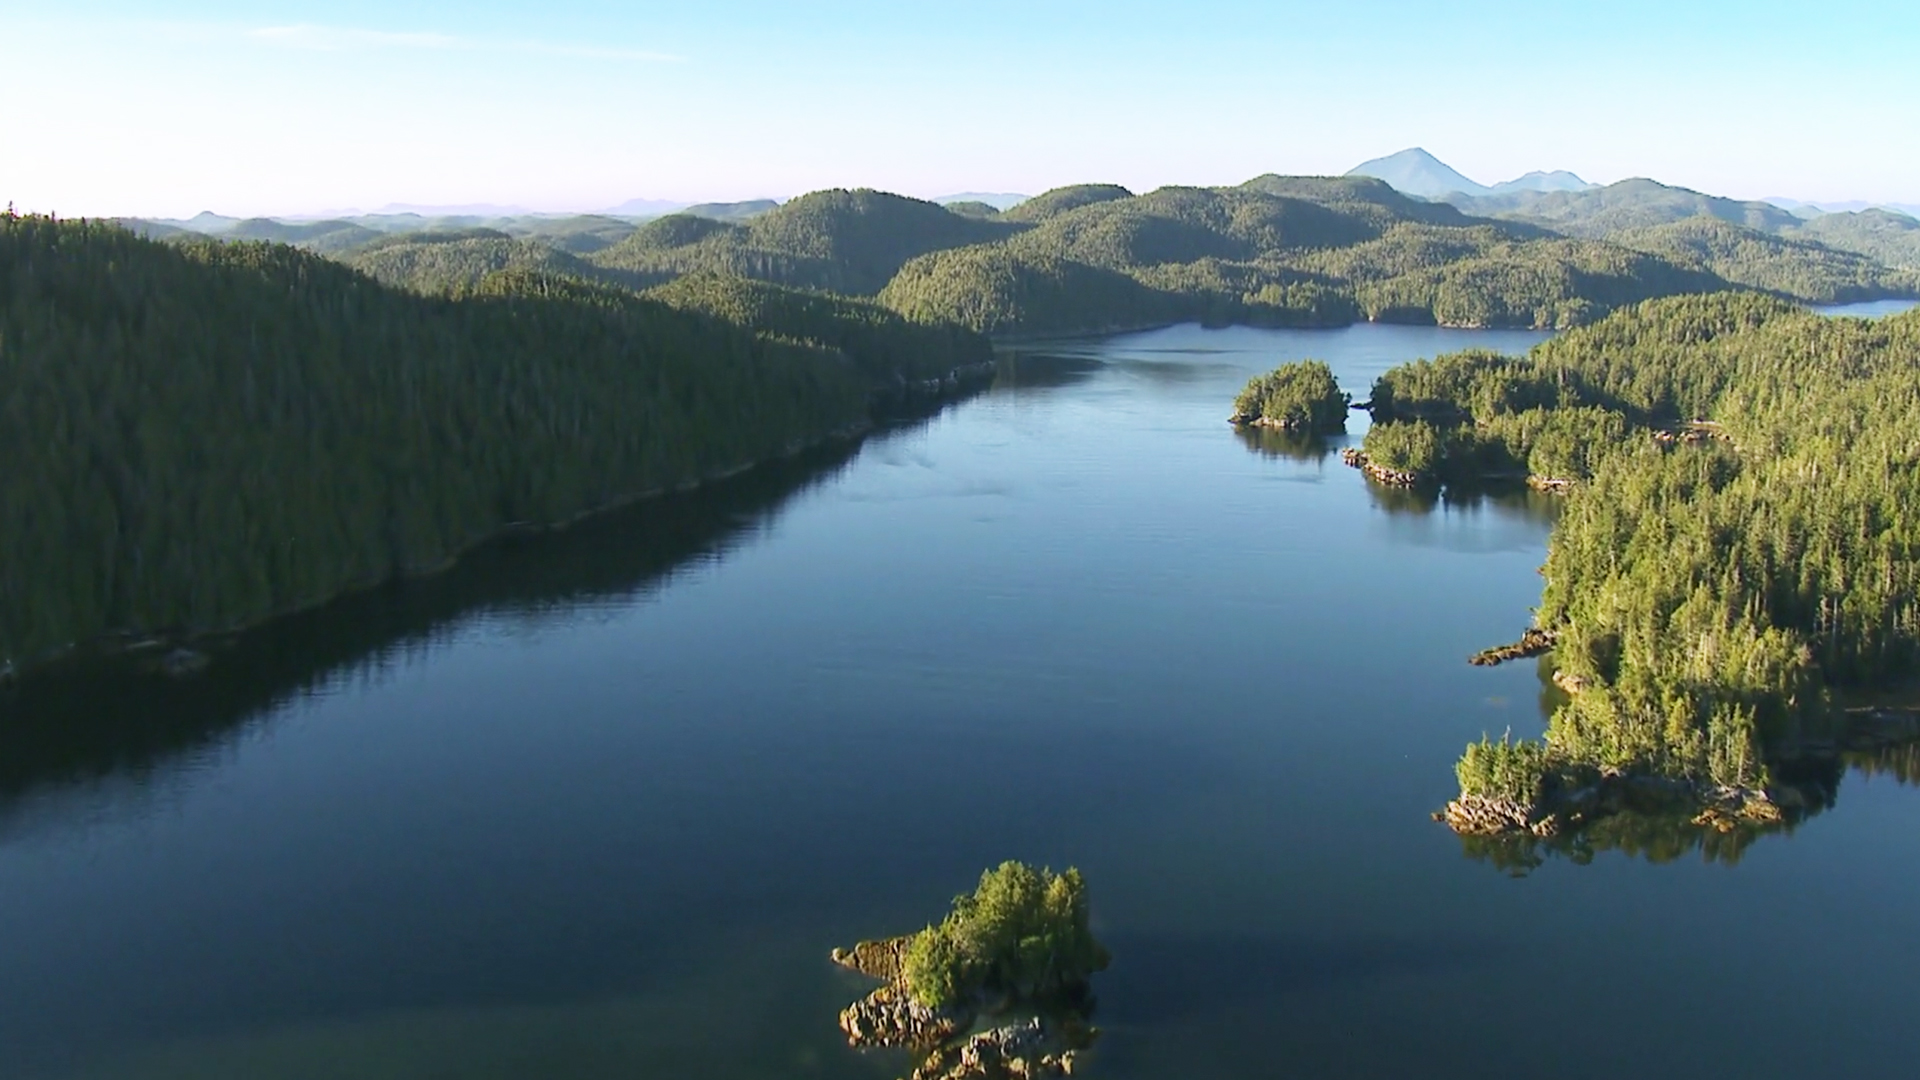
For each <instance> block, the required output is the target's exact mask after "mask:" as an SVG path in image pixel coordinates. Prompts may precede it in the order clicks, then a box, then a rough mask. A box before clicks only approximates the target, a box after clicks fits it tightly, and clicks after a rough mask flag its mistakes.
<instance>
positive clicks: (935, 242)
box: [593, 190, 1012, 296]
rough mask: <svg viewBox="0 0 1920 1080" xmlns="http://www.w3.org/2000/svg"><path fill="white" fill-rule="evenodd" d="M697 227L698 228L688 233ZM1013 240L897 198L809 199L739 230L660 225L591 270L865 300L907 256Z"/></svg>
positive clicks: (703, 221) (868, 194)
mask: <svg viewBox="0 0 1920 1080" xmlns="http://www.w3.org/2000/svg"><path fill="white" fill-rule="evenodd" d="M676 218H678V219H680V220H679V221H677V222H676V221H675V219H676ZM695 221H697V222H699V223H700V224H699V225H692V224H689V222H695ZM669 222H672V223H673V224H666V223H669ZM1011 231H1012V230H1011V228H1010V227H1009V226H1007V225H1003V224H1001V223H999V222H997V221H990V220H982V219H979V218H974V217H967V216H963V215H960V214H955V213H951V212H949V211H948V210H947V209H946V208H944V207H942V206H939V205H938V204H935V203H930V202H926V201H923V200H920V199H909V198H906V197H905V196H901V195H889V194H887V193H885V192H879V191H868V190H860V191H843V190H834V191H817V192H814V193H813V194H811V195H805V196H802V197H800V198H798V199H794V200H793V201H791V202H788V203H785V204H783V205H782V206H780V207H779V208H778V209H775V210H771V211H769V212H767V213H764V214H761V215H759V216H757V217H754V218H753V219H752V220H750V221H748V222H746V223H745V224H732V223H727V222H720V221H715V220H713V219H709V218H697V217H693V216H692V215H672V216H670V217H667V218H662V219H659V220H658V221H655V222H652V223H649V225H648V226H647V227H643V228H642V229H641V230H640V231H639V232H636V233H635V234H634V235H633V236H631V237H629V238H628V239H627V240H625V241H623V242H621V243H619V244H616V245H614V246H613V247H610V248H608V249H607V250H605V251H603V252H600V253H598V254H597V255H595V256H593V262H594V263H595V264H596V265H598V266H602V267H606V268H610V269H616V270H622V271H627V272H630V273H633V274H635V275H637V276H638V277H640V278H641V279H643V280H654V281H664V280H667V279H670V278H673V277H678V276H680V275H683V274H691V273H696V272H701V271H706V272H712V273H722V274H737V275H740V276H742V277H751V278H757V279H759V280H763V281H771V282H774V283H775V284H781V285H793V286H798V287H801V288H811V289H821V290H825V291H828V292H836V293H841V294H845V295H849V296H871V295H873V294H875V293H878V292H879V291H880V290H881V288H882V287H884V286H885V285H886V283H887V282H888V281H889V280H890V279H891V278H892V277H893V275H894V274H896V273H898V272H899V270H900V267H901V266H902V265H904V264H905V263H906V262H907V260H909V259H912V258H914V257H915V256H918V255H924V254H926V253H927V252H931V251H940V250H943V249H946V248H955V247H962V246H965V245H968V244H976V243H981V242H983V241H988V240H995V239H999V238H1000V237H1003V236H1006V235H1008V234H1009V233H1010V232H1011Z"/></svg>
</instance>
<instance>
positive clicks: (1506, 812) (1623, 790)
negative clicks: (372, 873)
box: [1433, 771, 1806, 837]
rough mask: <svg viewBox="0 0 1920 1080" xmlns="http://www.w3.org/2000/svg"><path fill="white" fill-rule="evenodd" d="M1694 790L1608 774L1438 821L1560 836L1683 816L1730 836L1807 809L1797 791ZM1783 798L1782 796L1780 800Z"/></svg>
mask: <svg viewBox="0 0 1920 1080" xmlns="http://www.w3.org/2000/svg"><path fill="white" fill-rule="evenodd" d="M1790 790H1791V789H1788V788H1785V787H1783V788H1782V789H1780V791H1778V792H1775V791H1768V790H1763V789H1760V788H1749V787H1723V786H1718V785H1710V784H1696V783H1692V782H1690V781H1687V780H1684V779H1675V778H1670V777H1664V776H1652V775H1645V774H1635V773H1626V772H1620V771H1605V772H1602V773H1601V774H1600V775H1599V777H1598V778H1597V779H1596V780H1595V781H1594V782H1593V783H1590V784H1584V785H1579V786H1568V785H1562V784H1550V785H1548V786H1547V787H1546V789H1545V790H1544V791H1543V793H1542V794H1541V796H1540V797H1539V798H1538V799H1537V800H1535V801H1534V802H1531V803H1528V802H1521V801H1518V800H1513V799H1498V798H1491V797H1488V796H1483V795H1462V796H1460V797H1459V798H1458V799H1455V800H1453V801H1452V802H1450V803H1448V804H1447V805H1446V807H1445V808H1443V809H1442V810H1441V811H1440V812H1439V813H1437V814H1435V815H1433V816H1434V819H1435V820H1437V821H1444V822H1446V824H1447V827H1448V828H1450V829H1452V830H1453V831H1454V832H1456V833H1460V834H1461V835H1465V836H1497V835H1502V834H1510V833H1531V834H1532V835H1534V836H1540V837H1547V836H1555V835H1557V834H1559V833H1561V832H1564V831H1566V830H1569V829H1574V828H1578V827H1580V826H1582V825H1586V824H1589V823H1591V822H1593V821H1597V820H1599V819H1600V818H1604V817H1608V816H1611V815H1613V814H1618V813H1623V812H1626V811H1634V812H1638V813H1648V814H1655V813H1658V814H1670V815H1683V816H1686V817H1688V818H1690V819H1691V820H1692V822H1693V823H1694V824H1695V825H1700V826H1704V827H1711V828H1716V829H1718V830H1719V831H1721V832H1728V831H1731V830H1733V829H1734V828H1737V827H1739V826H1741V825H1761V826H1765V825H1778V824H1781V823H1783V822H1784V821H1785V820H1786V814H1785V811H1784V810H1783V808H1782V805H1783V804H1786V805H1787V806H1790V807H1792V806H1800V805H1803V804H1804V803H1805V802H1806V799H1805V797H1804V796H1803V795H1802V794H1801V793H1799V792H1798V791H1797V790H1795V791H1791V794H1787V793H1786V792H1788V791H1790ZM1776 796H1778V797H1776Z"/></svg>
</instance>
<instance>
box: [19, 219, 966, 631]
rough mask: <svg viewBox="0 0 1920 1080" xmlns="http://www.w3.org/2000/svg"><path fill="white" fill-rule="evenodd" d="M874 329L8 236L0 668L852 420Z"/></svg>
mask: <svg viewBox="0 0 1920 1080" xmlns="http://www.w3.org/2000/svg"><path fill="white" fill-rule="evenodd" d="M723 314H724V313H723ZM841 317H842V315H841V314H839V313H836V312H835V311H831V310H829V311H819V312H813V313H811V314H810V315H808V319H810V320H811V322H812V325H813V326H814V329H813V330H812V331H810V332H809V333H808V334H805V335H794V336H795V337H798V338H806V339H808V340H834V339H835V335H834V332H833V330H832V323H833V322H834V321H835V320H836V319H838V318H841ZM854 323H855V325H853V326H852V327H850V328H848V329H846V330H845V331H844V333H843V334H842V336H841V337H840V338H838V339H837V340H838V341H839V342H840V345H839V347H837V348H835V349H828V348H822V347H820V346H817V345H812V344H805V343H801V342H800V341H796V340H778V339H776V338H774V337H773V336H770V335H768V334H760V333H755V332H753V331H752V330H750V329H748V328H746V327H743V326H740V325H737V324H735V323H734V322H732V321H729V320H728V319H727V318H723V317H721V316H720V315H716V314H708V313H703V312H701V311H692V310H683V309H681V308H677V307H675V306H673V305H671V304H668V303H663V302H661V301H659V300H650V299H645V298H641V297H637V296H634V295H633V294H631V293H630V292H627V291H625V290H621V289H618V288H613V287H609V286H605V285H600V284H594V283H590V282H583V281H579V280H572V279H565V278H554V277H550V276H546V275H543V274H541V273H539V272H538V271H537V270H510V271H506V272H499V273H493V274H490V275H488V276H486V277H483V278H481V279H480V280H479V281H478V282H476V283H475V284H474V286H473V287H472V288H471V289H468V290H467V291H466V293H465V295H463V296H461V297H459V298H452V297H430V296H421V295H418V294H415V293H412V292H406V291H401V290H396V289H393V288H389V287H387V286H384V285H382V284H380V283H378V282H376V281H374V280H371V279H369V278H367V277H365V276H363V275H361V274H359V273H356V272H354V271H353V270H350V269H348V268H347V267H344V266H341V265H339V264H337V263H333V262H328V261H326V260H324V259H321V258H318V257H316V256H312V255H309V254H306V253H304V252H300V251H297V250H295V249H292V248H289V247H285V246H279V245H269V244H254V243H234V244H225V245H214V244H197V245H188V246H175V245H169V244H162V243H156V242H153V241H148V240H144V239H141V238H139V237H137V236H135V235H133V234H132V233H130V232H127V231H125V230H123V229H120V228H117V227H114V226H111V225H106V224H99V223H88V222H67V221H58V222H56V221H53V220H50V219H46V218H40V217H15V216H12V215H6V216H4V217H0V416H4V423H0V460H4V461H5V462H6V468H5V469H4V470H0V550H5V551H6V553H7V557H6V559H5V560H4V561H0V665H12V664H18V663H21V662H25V661H30V660H33V659H35V658H38V657H41V656H44V655H46V654H48V653H49V652H52V651H56V650H59V649H61V648H63V647H65V646H67V645H69V644H70V643H74V642H80V641H85V640H87V639H90V638H94V637H96V636H98V635H101V634H104V633H107V632H109V631H121V632H127V633H132V634H151V633H163V632H170V631H199V630H213V629H220V628H228V627H235V626H239V625H244V624H247V623H251V622H254V621H257V620H259V619H262V618H265V617H267V616H270V615H273V614H275V613H279V612H284V611H288V610H292V609H297V608H301V607H306V606H310V605H312V604H315V603H318V602H321V601H324V600H326V599H328V598H330V597H332V596H334V595H337V594H338V593H340V592H342V591H343V590H346V589H349V588H352V587H355V586H358V585H362V584H367V583H372V582H377V581H380V580H383V579H387V578H390V577H393V576H394V575H397V574H407V573H412V572H416V571H420V570H424V569H429V568H434V567H437V566H440V565H442V564H444V563H446V562H447V561H448V560H449V559H450V558H452V557H453V556H455V555H457V554H458V553H460V552H461V551H462V550H463V549H465V548H467V547H468V546H469V545H471V544H473V543H474V542H475V541H476V540H478V539H480V538H482V537H485V536H487V535H489V534H491V533H493V532H495V531H497V530H499V529H501V528H502V527H503V526H506V525H509V524H515V523H536V524H537V523H555V522H564V521H567V520H569V519H571V518H573V517H575V516H577V515H579V514H581V513H583V512H586V511H590V510H593V509H595V508H598V507H603V506H606V505H609V504H612V503H616V502H619V501H621V500H623V499H625V498H628V497H630V496H634V495H636V494H639V493H643V492H649V491H656V490H660V489H664V488H670V487H674V486H676V485H682V484H686V483H688V482H691V481H696V480H699V479H700V478H702V477H706V476H711V475H715V474H718V473H722V472H726V471H729V470H733V469H737V468H739V467H741V466H744V465H747V464H749V463H752V462H756V461H760V460H763V459H766V458H769V457H773V456H777V455H779V454H782V453H784V452H787V451H788V450H789V449H790V448H792V447H795V446H798V445H801V444H805V443H808V442H812V441H816V440H819V439H821V438H822V437H825V436H827V435H828V434H829V433H832V432H835V431H839V430H844V429H848V428H850V427H854V426H858V425H861V424H862V423H863V422H864V421H865V420H866V417H867V415H868V412H867V408H868V400H869V394H870V392H871V390H872V388H873V381H872V378H871V375H872V372H871V370H868V371H863V370H862V368H861V367H860V366H857V365H856V363H855V362H852V361H850V360H849V356H850V355H854V354H863V355H869V356H872V355H878V353H865V352H863V350H862V349H861V348H859V347H851V348H850V347H848V346H849V343H852V342H856V341H861V340H873V339H878V338H884V336H885V334H884V330H883V329H876V328H875V326H873V325H871V319H868V320H867V321H866V322H862V321H861V320H860V319H855V320H854ZM862 335H867V336H866V337H863V336H862ZM937 337H938V335H937V334H935V333H934V332H932V331H927V330H916V331H915V336H914V338H913V340H914V341H915V342H924V341H928V340H932V339H935V338H937ZM945 341H946V342H947V347H948V349H949V352H948V353H947V354H945V355H946V356H948V357H960V356H966V357H973V356H977V355H979V349H980V348H981V345H980V343H979V342H978V341H977V339H970V338H968V337H966V336H965V335H962V334H959V333H957V332H949V333H948V335H947V337H946V339H945ZM916 348H917V345H914V346H902V349H903V350H904V351H905V352H912V351H914V350H915V349H916Z"/></svg>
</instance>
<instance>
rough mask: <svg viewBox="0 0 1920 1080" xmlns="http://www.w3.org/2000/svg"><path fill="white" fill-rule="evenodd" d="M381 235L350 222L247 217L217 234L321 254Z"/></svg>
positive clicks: (225, 237) (352, 245) (353, 245)
mask: <svg viewBox="0 0 1920 1080" xmlns="http://www.w3.org/2000/svg"><path fill="white" fill-rule="evenodd" d="M381 235H382V234H380V233H378V232H375V231H374V230H372V229H369V228H367V227H366V226H364V225H356V224H354V223H353V222H351V221H299V222H290V223H289V222H281V221H275V220H274V219H272V218H248V219H247V220H245V221H242V222H240V223H239V224H237V225H235V226H233V227H232V228H231V229H228V230H227V231H225V232H223V233H221V234H220V239H222V240H271V241H273V242H275V243H280V244H292V245H293V246H294V247H298V248H305V249H306V250H308V251H317V252H319V253H320V254H322V255H327V254H332V253H334V252H339V251H346V250H348V249H349V248H353V247H357V246H359V245H361V244H364V243H366V242H367V241H369V240H374V239H378V238H379V237H380V236H381Z"/></svg>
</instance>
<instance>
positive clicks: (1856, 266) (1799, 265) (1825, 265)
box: [1612, 216, 1920, 304]
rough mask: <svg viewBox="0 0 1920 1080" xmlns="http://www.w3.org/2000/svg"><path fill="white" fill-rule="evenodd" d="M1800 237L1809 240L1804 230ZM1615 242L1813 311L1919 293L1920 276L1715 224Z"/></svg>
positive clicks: (1679, 225)
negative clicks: (1811, 306)
mask: <svg viewBox="0 0 1920 1080" xmlns="http://www.w3.org/2000/svg"><path fill="white" fill-rule="evenodd" d="M1795 235H1804V230H1801V231H1800V232H1799V233H1796V234H1795ZM1612 239H1613V240H1614V242H1616V243H1619V244H1622V245H1625V246H1627V247H1631V248H1635V249H1637V250H1640V251H1645V252H1649V253H1652V254H1655V255H1658V256H1660V257H1662V258H1664V259H1667V260H1668V261H1670V262H1673V263H1676V264H1678V265H1680V266H1686V267H1691V268H1693V269H1696V270H1702V271H1706V272H1709V273H1713V274H1717V275H1719V276H1720V277H1722V278H1725V279H1726V280H1727V281H1730V282H1733V283H1734V284H1736V285H1745V286H1748V287H1750V288H1754V289H1763V290H1765V291H1767V292H1772V293H1777V294H1779V295H1781V296H1788V297H1793V298H1795V299H1799V300H1805V301H1811V302H1814V303H1829V304H1831V303H1851V302H1854V301H1859V300H1877V299H1880V298H1882V297H1888V296H1910V295H1914V294H1915V292H1916V291H1920V273H1915V272H1913V271H1898V270H1890V269H1888V268H1887V267H1886V266H1884V265H1882V264H1881V263H1879V262H1877V261H1875V260H1873V259H1871V258H1868V257H1867V256H1865V255H1859V254H1855V253H1854V252H1851V251H1836V250H1834V249H1833V248H1831V247H1827V246H1825V245H1822V244H1819V243H1815V242H1813V241H1810V240H1800V239H1789V238H1787V237H1781V236H1769V235H1767V234H1766V233H1762V232H1757V231H1755V230H1753V229H1747V228H1742V227H1740V226H1738V225H1734V224H1732V223H1730V222H1726V221H1722V220H1720V219H1718V218H1713V217H1705V216H1701V217H1692V218H1687V219H1685V220H1683V221H1676V222H1673V223H1671V224H1668V225H1657V226H1654V227H1652V228H1645V229H1624V230H1621V231H1619V232H1616V233H1614V234H1613V237H1612Z"/></svg>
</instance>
